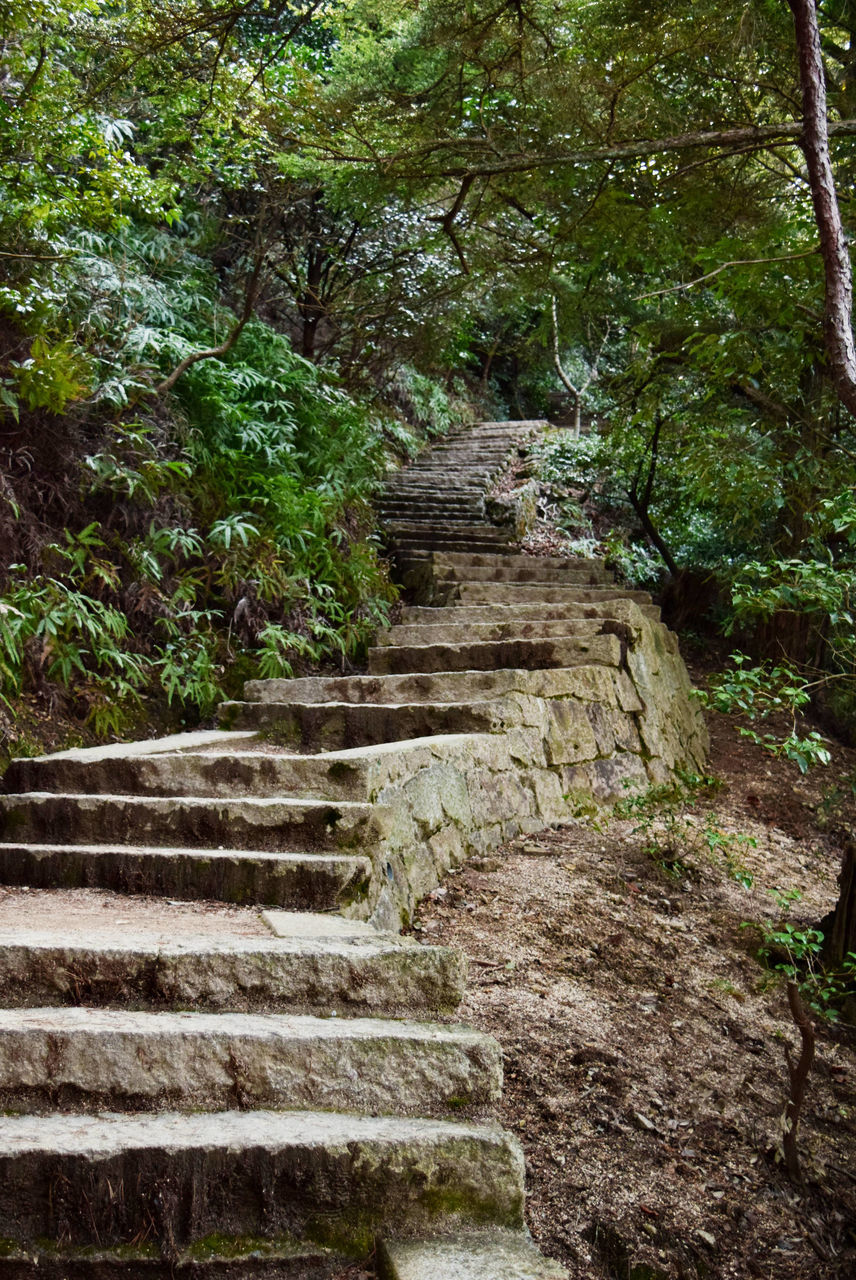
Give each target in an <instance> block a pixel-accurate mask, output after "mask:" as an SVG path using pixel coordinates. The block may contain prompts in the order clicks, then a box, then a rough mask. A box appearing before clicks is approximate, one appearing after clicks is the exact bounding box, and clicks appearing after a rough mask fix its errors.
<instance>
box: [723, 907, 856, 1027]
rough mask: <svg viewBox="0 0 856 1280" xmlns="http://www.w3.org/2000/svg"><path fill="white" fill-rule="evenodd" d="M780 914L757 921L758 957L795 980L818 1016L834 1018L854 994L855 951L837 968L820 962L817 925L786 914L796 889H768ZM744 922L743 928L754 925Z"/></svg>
mask: <svg viewBox="0 0 856 1280" xmlns="http://www.w3.org/2000/svg"><path fill="white" fill-rule="evenodd" d="M772 894H773V897H774V898H775V899H776V904H777V906H778V907H779V910H780V912H781V915H780V917H779V919H778V920H775V921H774V920H765V921H763V922H762V923H761V925H760V931H761V947H760V949H759V951H758V957H759V959H760V960H761V961H762V963H764V964H765V965H767V967H768V968H770V969H772V970H773V971H774V972H776V973H780V974H781V975H782V976H783V977H784V978H786V979H787V980H788V981H790V982H795V983H796V984H797V985H798V987H799V989H800V994H801V996H802V998H803V1000H804V1001H805V1003H806V1004H807V1005H808V1007H809V1008H810V1009H811V1010H812V1011H813V1012H814V1013H816V1014H817V1015H818V1016H819V1017H821V1018H825V1019H826V1020H827V1021H829V1022H837V1021H838V1017H839V1010H840V1008H841V1006H842V1005H843V1004H844V1003H845V1001H847V1000H849V999H852V998H853V997H854V995H856V952H852V951H851V952H848V954H847V955H846V956H845V958H844V963H843V964H842V965H841V966H840V967H839V968H837V969H829V968H827V967H825V966H824V964H823V959H822V957H823V942H824V936H823V933H822V932H821V931H820V930H819V929H815V928H811V927H810V926H803V925H797V924H794V922H793V921H792V920H790V919H789V918H788V917H789V914H790V911H791V908H792V907H793V905H794V903H795V902H799V900H800V898H801V896H802V895H801V894H800V891H799V890H798V889H790V890H785V891H782V890H778V889H774V890H772ZM755 927H756V926H754V925H749V924H744V925H743V928H755Z"/></svg>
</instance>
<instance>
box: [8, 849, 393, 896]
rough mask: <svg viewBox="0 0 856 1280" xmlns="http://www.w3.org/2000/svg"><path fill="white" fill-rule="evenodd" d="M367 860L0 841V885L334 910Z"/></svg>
mask: <svg viewBox="0 0 856 1280" xmlns="http://www.w3.org/2000/svg"><path fill="white" fill-rule="evenodd" d="M371 874H372V864H371V861H370V859H369V858H365V857H360V856H357V855H342V854H338V855H336V854H332V855H331V854H302V853H260V852H256V851H246V850H237V849H228V850H226V849H169V848H166V849H165V848H146V847H142V848H135V847H133V846H128V845H48V844H0V884H6V885H30V886H31V887H32V888H37V889H59V888H63V889H111V890H114V891H115V892H117V893H145V894H154V895H157V896H161V897H170V898H180V899H183V900H187V901H194V900H200V899H214V900H217V901H219V902H234V903H258V904H260V905H264V906H279V907H290V908H293V909H295V910H306V911H334V910H337V909H338V908H340V907H343V906H348V905H351V904H352V903H354V902H356V901H358V900H360V899H362V898H363V897H365V894H366V891H367V888H368V882H369V879H370V877H371Z"/></svg>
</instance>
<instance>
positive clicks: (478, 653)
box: [368, 635, 621, 675]
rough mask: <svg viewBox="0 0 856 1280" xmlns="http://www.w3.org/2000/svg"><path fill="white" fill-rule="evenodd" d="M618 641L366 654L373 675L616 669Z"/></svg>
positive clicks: (407, 648)
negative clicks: (593, 665) (600, 666)
mask: <svg viewBox="0 0 856 1280" xmlns="http://www.w3.org/2000/svg"><path fill="white" fill-rule="evenodd" d="M620 661H621V644H620V641H619V640H618V637H617V636H612V635H606V636H592V637H590V638H586V637H584V636H580V637H576V636H559V637H555V638H549V637H548V638H546V639H539V640H497V641H484V642H478V641H477V642H475V643H472V644H425V645H389V646H387V647H384V646H382V645H381V646H375V647H374V648H371V649H369V653H368V667H369V672H370V673H371V674H372V675H382V674H402V673H404V672H410V671H425V672H435V671H493V670H496V669H497V668H502V667H529V668H530V669H531V668H533V667H570V666H577V665H581V664H583V663H592V662H594V663H600V664H603V665H606V666H613V667H617V666H618V665H619V663H620Z"/></svg>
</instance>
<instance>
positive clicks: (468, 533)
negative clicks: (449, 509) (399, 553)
mask: <svg viewBox="0 0 856 1280" xmlns="http://www.w3.org/2000/svg"><path fill="white" fill-rule="evenodd" d="M386 531H387V533H389V534H390V535H392V536H394V537H402V538H406V537H408V536H409V537H413V536H415V535H416V534H418V535H420V536H422V535H425V534H427V533H428V532H431V533H432V534H433V539H431V540H437V539H441V540H442V539H443V538H453V539H464V538H475V539H477V540H478V541H480V542H485V541H487V542H497V543H502V542H507V541H508V533H507V531H506V530H505V529H497V528H496V527H495V526H494V525H490V524H487V523H485V524H472V523H470V522H468V521H467V520H465V519H461V520H444V521H443V523H442V524H437V523H436V522H433V521H432V517H431V516H430V515H429V516H426V517H425V519H424V520H415V519H414V520H408V521H404V520H401V521H394V522H393V521H390V522H388V523H387V526H386Z"/></svg>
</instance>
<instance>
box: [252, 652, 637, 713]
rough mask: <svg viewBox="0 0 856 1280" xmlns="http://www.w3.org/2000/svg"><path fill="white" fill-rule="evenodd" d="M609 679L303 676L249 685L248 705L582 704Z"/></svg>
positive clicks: (524, 671)
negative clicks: (520, 700)
mask: <svg viewBox="0 0 856 1280" xmlns="http://www.w3.org/2000/svg"><path fill="white" fill-rule="evenodd" d="M613 638H614V637H613ZM605 678H606V679H608V677H605V675H604V671H603V668H602V667H601V666H599V665H589V666H578V667H564V668H563V667H544V668H541V669H539V670H535V671H533V670H530V669H529V668H527V667H520V668H504V669H502V670H497V671H480V670H479V671H437V672H430V671H425V672H416V671H411V672H406V673H404V674H402V675H365V676H362V675H361V676H304V677H301V678H298V679H296V680H248V681H247V683H246V685H245V686H244V695H245V697H246V699H247V701H249V702H254V703H260V704H263V703H268V702H274V703H289V704H291V703H293V702H294V701H300V702H311V703H315V704H319V703H324V702H326V701H327V700H328V699H329V700H330V701H336V702H350V703H364V702H376V703H384V704H390V703H410V702H427V703H431V702H458V703H460V702H470V701H473V702H476V701H482V700H484V699H486V698H487V699H490V698H497V697H501V696H502V695H503V694H507V693H514V692H517V693H528V694H531V695H532V696H533V697H536V698H579V699H581V700H582V701H584V702H590V701H592V700H598V699H602V698H603V696H604V692H605V691H604V680H605ZM637 709H638V708H637Z"/></svg>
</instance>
